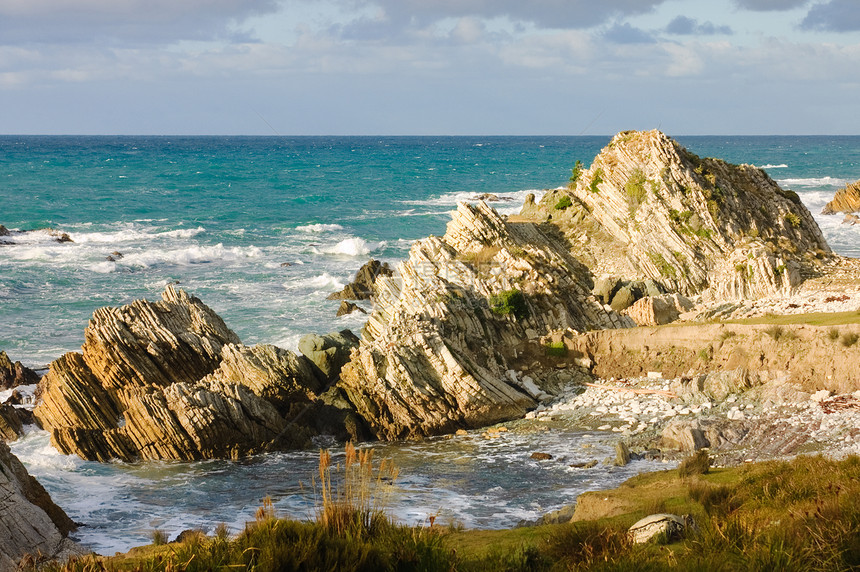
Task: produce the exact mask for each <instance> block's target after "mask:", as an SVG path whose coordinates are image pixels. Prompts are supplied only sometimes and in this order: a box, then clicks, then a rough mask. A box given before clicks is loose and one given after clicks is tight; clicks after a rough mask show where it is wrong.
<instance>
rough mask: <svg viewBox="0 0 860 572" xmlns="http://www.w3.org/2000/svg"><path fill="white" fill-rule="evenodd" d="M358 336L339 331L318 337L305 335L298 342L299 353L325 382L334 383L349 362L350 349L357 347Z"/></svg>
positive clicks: (348, 331)
mask: <svg viewBox="0 0 860 572" xmlns="http://www.w3.org/2000/svg"><path fill="white" fill-rule="evenodd" d="M359 341H360V340H359V339H358V336H356V335H355V334H353V333H352V332H351V331H350V330H341V331H340V332H332V333H330V334H326V335H323V336H320V335H318V334H307V335H305V336H302V338H301V339H300V340H299V351H300V352H301V353H302V355H304V356H305V357H306V358H308V359H309V360H310V361H311V363H312V364H313V365H314V366H315V368H316V371H317V372H318V373H319V375H320V376H321V377H322V378H323V379H325V380H326V381H334V380H335V379H337V377H338V376H339V375H340V370H341V368H343V366H344V365H345V364H346V363H347V362H348V361H349V356H350V352H351V351H352V348H355V347H358V344H359Z"/></svg>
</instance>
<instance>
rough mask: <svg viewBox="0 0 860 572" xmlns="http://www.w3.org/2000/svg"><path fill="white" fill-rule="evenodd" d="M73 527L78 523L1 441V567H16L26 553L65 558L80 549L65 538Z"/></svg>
mask: <svg viewBox="0 0 860 572" xmlns="http://www.w3.org/2000/svg"><path fill="white" fill-rule="evenodd" d="M74 529H75V523H74V522H72V520H71V519H70V518H69V517H68V516H67V515H66V513H65V512H63V510H62V509H61V508H60V507H58V506H57V505H55V504H54V503H53V501H52V500H51V497H50V496H49V495H48V493H47V492H46V491H45V489H44V488H42V486H41V485H40V484H39V483H38V482H37V481H36V479H34V478H33V477H31V476H30V475H29V474H27V469H25V468H24V465H22V464H21V462H20V461H19V460H18V458H17V457H15V455H13V454H12V453H11V451H9V447H8V445H6V444H5V443H3V442H0V571H2V572H6V571H10V572H11V571H13V570H16V569H17V562H18V561H19V560H20V559H21V557H22V556H24V555H25V554H37V553H38V554H41V555H42V556H44V557H49V558H52V557H58V558H63V557H64V556H68V555H69V554H74V553H80V552H81V551H80V550H79V549H78V548H77V547H76V546H75V544H74V543H73V542H72V541H71V540H69V539H68V538H66V536H67V535H68V533H69V532H70V531H72V530H74Z"/></svg>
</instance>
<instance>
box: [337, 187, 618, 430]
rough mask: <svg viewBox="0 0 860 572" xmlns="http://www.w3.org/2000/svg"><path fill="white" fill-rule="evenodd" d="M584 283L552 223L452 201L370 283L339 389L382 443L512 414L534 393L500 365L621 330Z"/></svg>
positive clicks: (530, 402) (529, 403) (531, 403)
mask: <svg viewBox="0 0 860 572" xmlns="http://www.w3.org/2000/svg"><path fill="white" fill-rule="evenodd" d="M591 287H592V281H591V275H590V273H589V271H588V269H587V268H585V267H584V266H582V265H581V264H580V263H579V262H577V261H576V260H575V259H574V258H573V257H572V256H571V255H570V254H569V252H568V247H567V245H566V244H565V243H564V240H563V238H562V237H560V236H559V235H558V232H557V230H556V229H555V227H553V226H552V225H537V224H533V223H530V222H525V223H519V222H507V221H506V220H505V219H503V218H502V217H501V216H500V215H499V214H498V213H497V212H496V211H495V210H493V209H492V208H490V207H488V206H487V205H486V204H485V203H483V202H481V203H478V205H477V206H474V207H473V206H470V205H467V204H465V203H461V204H460V205H458V208H457V211H456V213H455V214H454V217H453V219H452V221H451V222H450V223H449V224H448V228H447V232H446V233H445V236H443V237H442V238H438V237H429V238H426V239H423V240H420V241H418V242H416V243H415V244H414V245H413V246H412V249H411V251H410V255H409V259H408V260H407V261H405V262H403V263H401V264H400V266H399V276H398V277H396V278H394V277H380V278H377V280H376V283H375V288H376V293H375V300H376V305H375V310H374V312H373V314H372V315H371V317H370V319H369V320H368V322H367V325H366V326H365V328H364V330H363V337H362V341H361V344H360V346H359V348H358V349H357V350H354V351H353V354H352V359H351V361H350V363H348V364H347V365H346V366H345V367H344V369H343V371H342V372H341V379H340V382H339V387H340V388H341V389H342V390H344V391H345V393H346V394H347V396H348V397H349V400H350V401H351V402H352V403H353V404H354V405H355V407H356V410H357V412H358V413H359V414H360V415H361V416H363V417H364V418H365V419H366V420H367V421H368V423H369V424H370V426H371V429H372V431H373V432H374V433H375V434H376V435H377V437H380V438H384V439H399V438H411V437H419V436H424V435H432V434H439V433H445V432H451V431H454V430H456V429H458V428H466V427H479V426H483V425H488V424H492V423H496V422H499V421H502V420H509V419H513V418H518V417H521V416H522V415H523V414H525V412H526V411H528V410H529V409H531V408H533V407H535V405H536V404H537V402H536V397H537V396H538V395H539V394H540V392H536V391H534V389H536V388H535V386H534V384H533V383H530V381H525V380H523V379H522V378H520V377H518V376H517V375H516V374H514V375H511V373H513V372H509V370H511V369H512V368H513V367H515V366H516V365H517V364H518V361H519V360H522V359H524V358H525V357H526V356H528V355H530V354H531V353H533V352H534V347H535V345H536V343H537V340H538V338H539V337H540V336H543V335H545V334H546V333H548V332H550V331H555V330H565V329H574V330H578V331H584V330H587V329H593V328H606V327H622V326H632V325H633V322H632V320H630V319H629V318H627V317H626V316H620V315H618V314H616V313H614V312H611V311H608V310H606V309H604V307H603V306H602V305H601V304H599V303H598V302H597V301H596V300H594V299H593V298H591V297H590V291H591ZM536 393H537V394H538V395H535V394H536Z"/></svg>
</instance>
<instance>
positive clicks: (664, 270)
mask: <svg viewBox="0 0 860 572" xmlns="http://www.w3.org/2000/svg"><path fill="white" fill-rule="evenodd" d="M648 258H650V259H651V263H652V264H653V265H654V266H656V267H657V271H658V272H659V273H660V275H661V276H665V277H667V278H677V277H678V272H677V270H675V267H674V266H672V265H671V264H669V263H668V262H667V261H666V259H665V258H664V257H663V255H662V254H660V253H659V252H649V253H648Z"/></svg>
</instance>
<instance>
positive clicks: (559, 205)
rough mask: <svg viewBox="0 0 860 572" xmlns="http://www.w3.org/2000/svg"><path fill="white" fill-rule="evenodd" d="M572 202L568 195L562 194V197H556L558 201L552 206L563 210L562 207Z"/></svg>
mask: <svg viewBox="0 0 860 572" xmlns="http://www.w3.org/2000/svg"><path fill="white" fill-rule="evenodd" d="M572 204H573V202H571V200H570V197H569V196H568V195H562V197H561V198H560V199H558V202H557V203H555V207H554V208H555V210H557V211H563V210H564V209H566V208H567V207H569V206H571V205H572Z"/></svg>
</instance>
